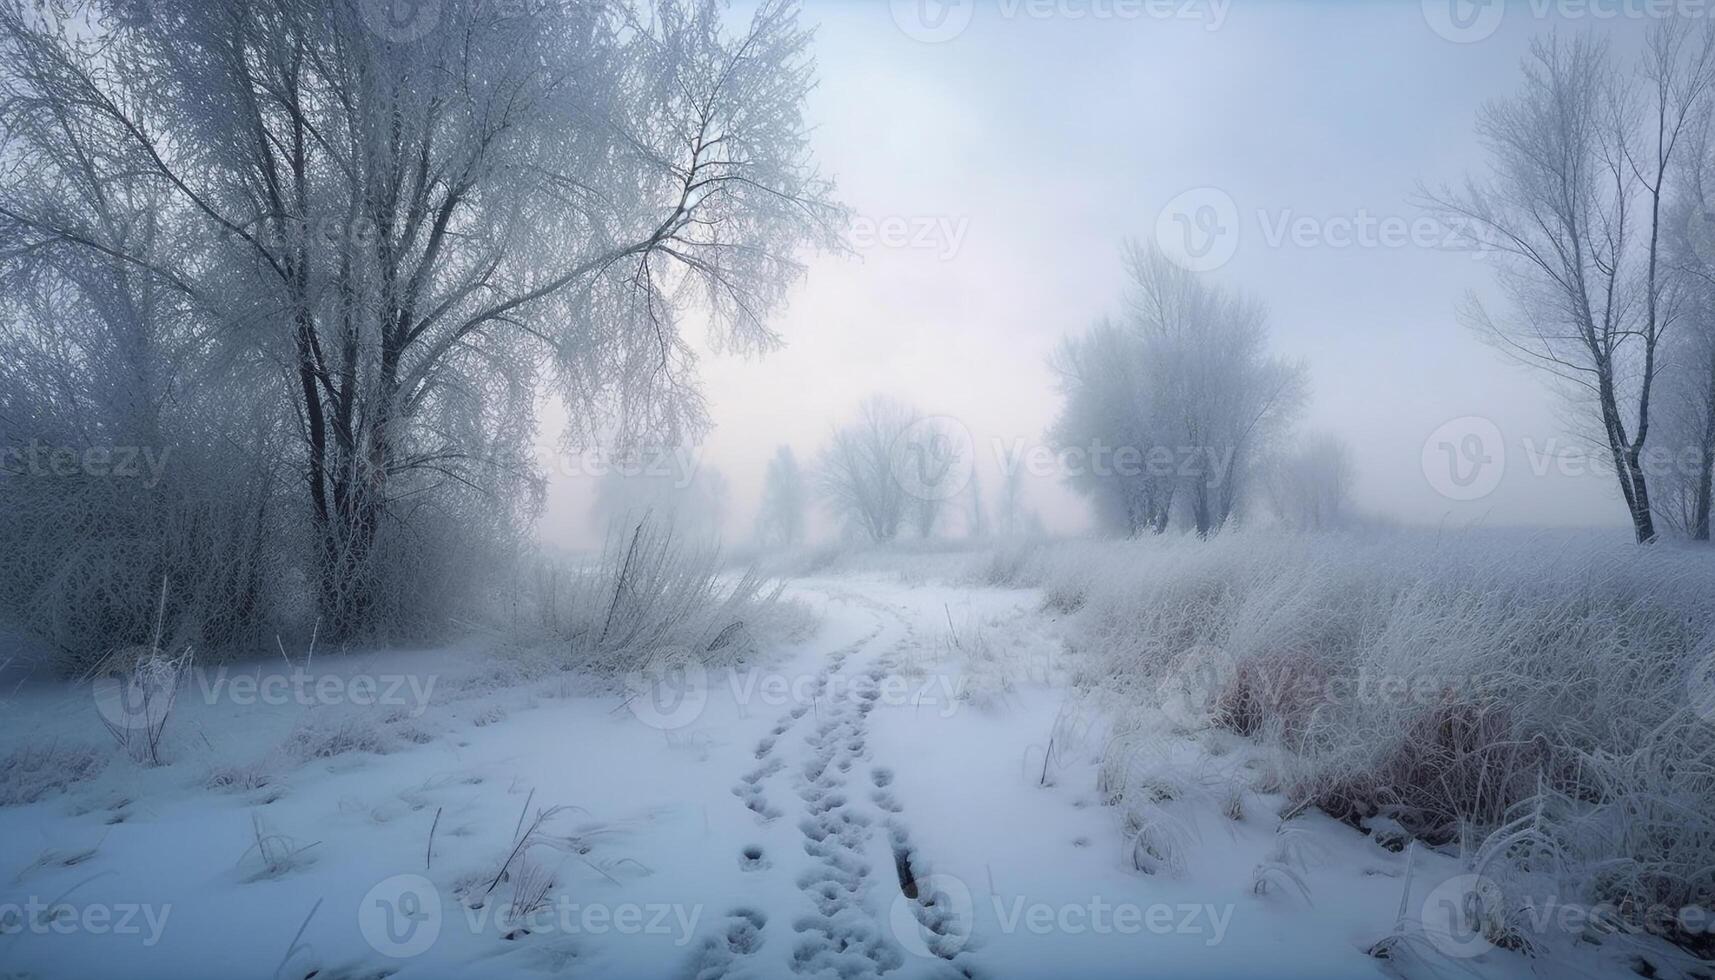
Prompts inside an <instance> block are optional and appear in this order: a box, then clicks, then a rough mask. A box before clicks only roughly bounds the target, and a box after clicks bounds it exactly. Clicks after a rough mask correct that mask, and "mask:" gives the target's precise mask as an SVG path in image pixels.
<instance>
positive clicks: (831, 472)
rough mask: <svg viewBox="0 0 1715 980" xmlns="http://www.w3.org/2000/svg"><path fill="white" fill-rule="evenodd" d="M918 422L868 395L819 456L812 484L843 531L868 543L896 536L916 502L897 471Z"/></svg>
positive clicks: (896, 405)
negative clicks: (907, 442) (851, 418)
mask: <svg viewBox="0 0 1715 980" xmlns="http://www.w3.org/2000/svg"><path fill="white" fill-rule="evenodd" d="M920 418H922V416H921V415H920V414H919V413H918V412H917V410H916V409H913V408H911V407H909V406H907V405H904V404H901V403H900V402H897V401H894V400H892V399H890V398H886V397H882V396H873V397H871V398H868V399H866V400H865V401H864V402H863V404H862V405H859V406H858V412H857V418H856V419H855V420H853V421H852V422H851V423H850V424H848V425H846V426H844V427H842V428H840V429H839V430H837V431H835V433H834V435H833V439H832V440H831V441H830V442H829V444H828V447H827V448H826V449H825V450H823V452H822V458H821V461H820V463H819V465H818V466H817V469H816V482H817V486H818V488H819V489H820V490H821V493H822V496H823V498H824V499H825V500H826V501H827V502H828V506H829V508H830V509H831V510H832V511H833V512H834V514H835V515H836V516H837V517H838V518H839V519H840V520H841V521H843V522H844V523H845V524H846V526H847V527H849V528H851V529H853V530H855V531H857V532H858V533H860V534H862V535H864V536H865V537H867V538H869V540H871V541H875V542H883V541H892V540H893V539H894V538H896V537H898V536H899V528H900V524H901V523H902V522H903V521H904V520H905V518H906V516H907V514H908V512H909V510H910V508H911V507H912V505H913V504H914V503H915V500H914V498H913V497H912V496H911V495H910V494H908V493H907V492H906V487H905V483H904V481H903V480H901V479H900V471H899V470H898V469H897V467H900V466H903V465H909V459H908V456H907V449H908V447H907V446H906V445H905V442H906V441H907V440H908V439H909V437H910V431H911V427H912V426H913V425H914V424H916V423H917V421H918V420H919V419H920Z"/></svg>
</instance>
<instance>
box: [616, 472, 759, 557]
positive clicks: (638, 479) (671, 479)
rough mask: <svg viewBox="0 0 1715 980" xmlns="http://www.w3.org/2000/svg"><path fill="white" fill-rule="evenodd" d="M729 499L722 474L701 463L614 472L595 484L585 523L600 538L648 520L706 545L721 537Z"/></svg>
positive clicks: (729, 493) (728, 492)
mask: <svg viewBox="0 0 1715 980" xmlns="http://www.w3.org/2000/svg"><path fill="white" fill-rule="evenodd" d="M730 497H731V492H730V490H729V489H728V486H727V479H726V476H725V474H723V473H721V471H720V470H718V469H716V468H715V467H713V466H710V465H708V464H706V463H704V464H700V465H697V466H694V467H692V468H691V469H689V470H687V471H685V472H674V473H651V472H641V473H634V472H626V471H622V470H613V471H610V472H608V473H607V474H605V475H604V476H603V477H602V478H601V480H600V482H598V483H597V484H596V492H595V500H594V501H593V502H592V504H591V505H590V520H591V523H592V524H593V526H594V528H595V530H596V531H598V532H601V533H604V534H605V533H608V532H609V531H611V530H612V529H614V528H616V527H630V526H634V525H636V524H637V522H638V521H640V520H643V519H644V518H645V517H646V516H647V517H648V518H649V519H650V520H652V521H655V522H657V523H658V524H662V525H670V526H671V527H672V528H673V529H674V531H675V533H677V534H679V535H681V536H689V537H691V538H696V539H704V540H707V539H712V538H718V537H719V536H720V533H721V528H722V522H723V521H724V520H725V519H726V513H727V503H728V500H729V498H730Z"/></svg>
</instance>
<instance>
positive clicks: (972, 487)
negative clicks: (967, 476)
mask: <svg viewBox="0 0 1715 980" xmlns="http://www.w3.org/2000/svg"><path fill="white" fill-rule="evenodd" d="M988 536H989V515H988V508H987V507H986V506H984V504H983V484H982V477H981V475H980V474H979V473H978V472H977V470H976V468H975V467H974V466H973V467H972V469H971V482H970V484H969V485H968V486H966V487H965V537H967V538H976V539H979V540H980V539H982V538H986V537H988Z"/></svg>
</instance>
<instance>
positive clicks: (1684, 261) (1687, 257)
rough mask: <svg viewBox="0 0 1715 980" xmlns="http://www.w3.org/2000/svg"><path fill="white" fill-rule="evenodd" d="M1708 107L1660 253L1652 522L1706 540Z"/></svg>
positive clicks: (1710, 307) (1712, 299)
mask: <svg viewBox="0 0 1715 980" xmlns="http://www.w3.org/2000/svg"><path fill="white" fill-rule="evenodd" d="M1712 130H1715V126H1712V118H1711V107H1710V106H1709V105H1707V104H1705V105H1704V106H1703V107H1702V109H1701V111H1700V112H1699V114H1698V116H1697V118H1696V121H1695V124H1694V125H1693V126H1692V127H1691V128H1690V130H1689V132H1688V135H1687V144H1686V148H1685V150H1686V152H1685V154H1684V156H1683V157H1682V158H1681V159H1682V165H1681V167H1680V168H1679V176H1680V179H1679V180H1678V182H1677V184H1676V194H1675V196H1674V198H1673V200H1672V202H1671V204H1670V206H1669V212H1668V213H1669V215H1670V219H1669V221H1668V222H1667V226H1668V234H1667V235H1666V236H1665V240H1664V247H1663V251H1664V254H1665V256H1666V273H1667V275H1669V276H1672V277H1673V278H1674V281H1675V283H1676V286H1675V288H1676V293H1677V297H1678V300H1679V303H1678V308H1677V312H1678V316H1679V319H1678V321H1677V322H1676V323H1675V325H1674V329H1673V331H1672V333H1671V334H1670V335H1669V336H1668V338H1667V339H1666V341H1665V343H1664V345H1663V355H1662V362H1663V364H1662V375H1661V377H1660V379H1659V381H1658V382H1657V384H1658V386H1659V392H1660V394H1659V400H1658V404H1659V407H1658V408H1657V409H1656V410H1655V412H1654V414H1655V416H1656V422H1655V423H1654V425H1655V426H1656V427H1657V429H1658V430H1659V432H1660V435H1659V437H1658V439H1657V445H1658V446H1660V447H1662V448H1663V449H1664V453H1663V454H1662V455H1664V456H1665V459H1666V462H1667V466H1666V467H1665V469H1664V470H1661V471H1658V472H1660V473H1661V477H1660V478H1658V480H1657V485H1656V486H1655V487H1652V493H1651V496H1650V503H1651V505H1652V506H1653V507H1654V508H1655V514H1656V517H1657V518H1659V519H1661V520H1662V521H1663V522H1664V523H1666V524H1667V525H1668V526H1669V527H1672V528H1675V529H1677V530H1679V531H1681V532H1682V533H1684V534H1685V535H1686V536H1688V537H1690V538H1691V539H1693V540H1696V541H1707V540H1709V523H1710V521H1709V518H1710V510H1711V496H1712V494H1715V140H1712Z"/></svg>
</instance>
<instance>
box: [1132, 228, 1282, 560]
mask: <svg viewBox="0 0 1715 980" xmlns="http://www.w3.org/2000/svg"><path fill="white" fill-rule="evenodd" d="M1126 265H1127V271H1128V273H1129V276H1130V279H1131V288H1130V292H1129V295H1128V296H1127V321H1128V324H1129V326H1130V328H1131V329H1132V331H1134V332H1135V333H1136V335H1137V337H1138V338H1139V342H1140V343H1141V344H1142V347H1143V355H1142V356H1143V359H1144V362H1145V363H1146V364H1147V365H1148V367H1149V372H1150V383H1151V384H1152V385H1155V386H1157V387H1158V390H1157V391H1156V392H1154V393H1153V398H1154V399H1155V405H1156V416H1155V421H1156V427H1155V429H1154V432H1153V433H1152V434H1153V435H1155V436H1157V437H1158V438H1159V439H1160V440H1161V441H1160V442H1159V443H1157V444H1156V445H1155V446H1154V447H1151V448H1153V449H1155V450H1157V452H1156V455H1157V456H1158V457H1161V456H1162V452H1165V453H1166V455H1167V456H1168V457H1171V458H1173V459H1175V460H1177V461H1178V463H1179V466H1180V472H1181V473H1182V474H1183V475H1182V476H1181V478H1180V491H1179V495H1180V497H1181V499H1182V500H1183V505H1184V507H1185V512H1186V514H1187V516H1188V523H1189V524H1190V526H1191V528H1192V530H1194V531H1195V532H1196V533H1197V534H1198V535H1200V536H1206V535H1209V534H1213V533H1215V532H1216V531H1219V530H1220V529H1221V528H1223V527H1225V526H1226V525H1227V523H1228V522H1229V521H1231V520H1232V519H1233V518H1234V516H1235V515H1236V513H1237V512H1238V509H1239V507H1240V505H1241V504H1242V503H1243V501H1244V499H1245V495H1246V492H1247V490H1248V481H1249V479H1250V477H1251V475H1252V470H1253V468H1254V464H1255V462H1256V460H1257V459H1259V458H1261V457H1262V456H1263V455H1265V454H1266V453H1267V452H1268V450H1269V448H1270V447H1271V446H1272V445H1273V443H1274V441H1275V440H1276V439H1278V438H1279V437H1280V436H1281V434H1282V433H1283V432H1284V430H1285V429H1286V427H1287V426H1288V425H1289V424H1290V423H1291V421H1292V420H1293V419H1294V418H1295V417H1296V416H1297V413H1298V411H1299V410H1300V409H1301V408H1302V406H1303V401H1304V394H1305V386H1306V382H1305V370H1304V366H1303V365H1302V364H1300V363H1297V362H1293V361H1287V360H1283V359H1281V358H1279V357H1276V356H1274V355H1272V354H1270V353H1269V350H1268V316H1267V313H1266V311H1265V310H1264V308H1263V306H1262V304H1261V303H1260V302H1259V301H1257V300H1255V299H1253V298H1251V297H1249V296H1246V295H1244V294H1242V293H1239V292H1237V291H1235V290H1232V289H1230V288H1228V287H1225V286H1220V285H1216V284H1214V283H1212V282H1210V281H1209V280H1207V279H1205V278H1203V277H1202V276H1201V275H1199V274H1198V273H1194V272H1190V271H1188V270H1186V269H1184V268H1182V267H1181V266H1179V265H1178V264H1177V263H1175V262H1173V261H1172V260H1171V259H1169V258H1167V257H1166V256H1164V255H1162V254H1161V253H1160V252H1159V251H1158V250H1156V249H1154V248H1148V249H1145V248H1141V247H1139V246H1137V245H1135V244H1134V245H1132V246H1130V247H1129V248H1128V249H1127V255H1126Z"/></svg>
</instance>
